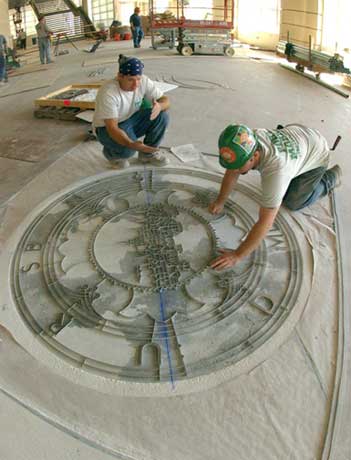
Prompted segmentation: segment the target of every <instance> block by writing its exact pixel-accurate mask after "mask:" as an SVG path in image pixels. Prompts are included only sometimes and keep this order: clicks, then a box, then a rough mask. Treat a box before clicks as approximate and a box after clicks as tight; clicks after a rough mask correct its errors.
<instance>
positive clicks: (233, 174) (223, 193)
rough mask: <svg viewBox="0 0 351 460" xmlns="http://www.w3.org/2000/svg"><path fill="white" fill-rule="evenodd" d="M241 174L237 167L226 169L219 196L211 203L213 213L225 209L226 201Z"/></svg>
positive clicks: (210, 209) (210, 208)
mask: <svg viewBox="0 0 351 460" xmlns="http://www.w3.org/2000/svg"><path fill="white" fill-rule="evenodd" d="M239 176H240V174H239V173H238V171H236V170H235V169H227V170H226V172H225V174H224V176H223V180H222V184H221V188H220V191H219V194H218V197H217V198H216V199H215V201H213V202H212V203H210V205H209V211H210V212H211V213H212V214H219V213H221V212H222V211H223V208H224V203H225V202H226V200H227V198H228V196H229V195H230V192H231V191H232V190H233V188H234V186H235V184H236V183H237V181H238V179H239Z"/></svg>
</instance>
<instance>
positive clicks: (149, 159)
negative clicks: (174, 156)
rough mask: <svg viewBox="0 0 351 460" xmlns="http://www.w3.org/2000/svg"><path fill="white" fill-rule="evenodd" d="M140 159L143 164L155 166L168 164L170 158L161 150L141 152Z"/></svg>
mask: <svg viewBox="0 0 351 460" xmlns="http://www.w3.org/2000/svg"><path fill="white" fill-rule="evenodd" d="M138 159H139V161H140V162H141V163H143V164H152V165H154V166H166V165H168V163H169V159H168V158H167V157H166V156H165V155H164V154H163V153H161V152H160V151H158V152H155V153H142V152H139V156H138Z"/></svg>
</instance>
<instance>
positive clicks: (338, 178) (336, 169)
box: [328, 165, 342, 188]
mask: <svg viewBox="0 0 351 460" xmlns="http://www.w3.org/2000/svg"><path fill="white" fill-rule="evenodd" d="M328 171H330V172H332V173H333V175H334V177H335V184H334V188H337V187H340V185H341V176H342V171H341V168H340V166H339V165H335V166H333V167H332V168H330V169H328Z"/></svg>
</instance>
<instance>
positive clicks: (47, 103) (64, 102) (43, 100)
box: [34, 82, 103, 109]
mask: <svg viewBox="0 0 351 460" xmlns="http://www.w3.org/2000/svg"><path fill="white" fill-rule="evenodd" d="M102 84H103V82H98V83H86V84H80V83H76V84H72V85H69V86H65V87H64V88H61V89H59V90H57V91H54V92H52V93H49V94H47V95H46V96H42V97H40V98H39V99H36V100H35V101H34V104H35V105H38V106H42V107H77V108H80V109H95V101H79V100H78V101H75V100H71V99H55V96H57V95H59V94H61V93H64V92H65V91H70V90H72V89H84V88H86V89H98V88H100V86H101V85H102Z"/></svg>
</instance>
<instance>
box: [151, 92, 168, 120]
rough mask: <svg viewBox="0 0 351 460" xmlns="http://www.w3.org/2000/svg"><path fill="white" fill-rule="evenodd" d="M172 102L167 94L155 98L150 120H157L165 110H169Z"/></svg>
mask: <svg viewBox="0 0 351 460" xmlns="http://www.w3.org/2000/svg"><path fill="white" fill-rule="evenodd" d="M169 106H170V102H169V99H168V97H167V96H161V97H160V98H159V99H157V101H156V100H154V101H153V103H152V110H151V115H150V120H155V118H157V117H158V116H159V114H160V112H163V111H164V110H168V109H169Z"/></svg>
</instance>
